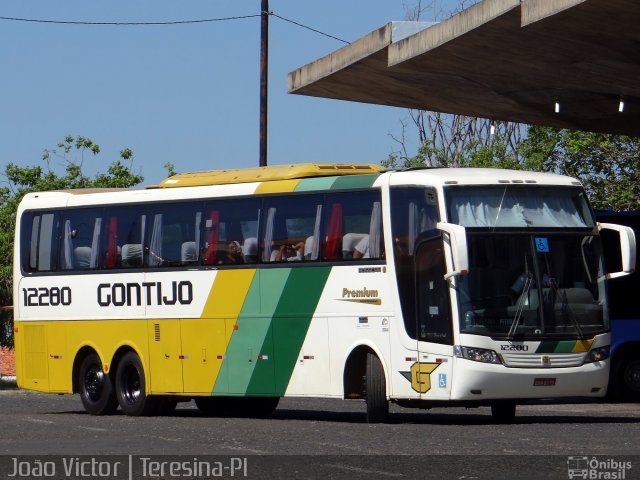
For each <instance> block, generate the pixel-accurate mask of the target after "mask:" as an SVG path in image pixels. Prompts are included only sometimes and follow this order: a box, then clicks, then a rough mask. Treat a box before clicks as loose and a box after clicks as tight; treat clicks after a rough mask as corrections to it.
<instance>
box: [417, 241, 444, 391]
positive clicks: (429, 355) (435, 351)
mask: <svg viewBox="0 0 640 480" xmlns="http://www.w3.org/2000/svg"><path fill="white" fill-rule="evenodd" d="M446 272H447V267H446V259H445V249H444V242H443V240H442V238H441V237H438V238H433V239H431V240H428V241H426V242H424V243H422V244H421V245H420V246H419V248H418V252H417V255H416V289H417V292H416V299H417V300H416V301H417V312H416V322H417V332H416V333H417V338H418V358H419V360H418V363H417V364H414V366H413V367H412V370H413V371H412V376H411V378H412V386H413V387H414V390H418V391H419V392H420V397H421V398H425V399H428V398H448V397H449V395H450V392H451V371H452V358H453V357H452V354H453V351H452V345H453V328H452V324H451V302H450V296H449V285H448V282H447V281H446V280H445V279H444V275H445V274H446Z"/></svg>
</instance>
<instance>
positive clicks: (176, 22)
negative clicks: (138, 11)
mask: <svg viewBox="0 0 640 480" xmlns="http://www.w3.org/2000/svg"><path fill="white" fill-rule="evenodd" d="M259 16H260V14H259V13H258V14H255V15H241V16H236V17H221V18H204V19H199V20H198V19H196V20H171V21H167V22H85V21H75V20H42V19H35V18H18V17H0V20H8V21H13V22H30V23H49V24H56V25H111V26H123V27H130V26H137V27H138V26H154V25H155V26H158V25H162V26H163V25H186V24H193V23H210V22H224V21H228V20H243V19H245V18H256V17H259Z"/></svg>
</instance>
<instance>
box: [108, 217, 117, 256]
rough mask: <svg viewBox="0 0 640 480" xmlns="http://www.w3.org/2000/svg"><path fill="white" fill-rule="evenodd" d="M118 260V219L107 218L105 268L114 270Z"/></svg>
mask: <svg viewBox="0 0 640 480" xmlns="http://www.w3.org/2000/svg"><path fill="white" fill-rule="evenodd" d="M117 260H118V217H116V216H115V215H112V216H111V217H109V238H108V240H107V258H106V261H105V266H106V267H107V268H116V264H117Z"/></svg>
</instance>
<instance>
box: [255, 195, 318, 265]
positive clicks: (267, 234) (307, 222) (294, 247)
mask: <svg viewBox="0 0 640 480" xmlns="http://www.w3.org/2000/svg"><path fill="white" fill-rule="evenodd" d="M265 204H266V212H267V215H266V219H265V224H266V225H265V229H264V231H263V235H264V236H263V239H262V240H263V241H262V245H263V252H262V260H263V261H264V262H300V261H303V260H317V259H318V256H317V255H318V250H319V248H318V247H317V246H314V242H316V241H318V239H319V237H320V231H321V225H322V207H323V197H322V196H321V195H316V194H311V195H299V196H296V197H290V196H287V197H274V198H269V199H268V200H267V201H266V202H265Z"/></svg>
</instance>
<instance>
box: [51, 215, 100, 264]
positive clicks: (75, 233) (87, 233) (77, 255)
mask: <svg viewBox="0 0 640 480" xmlns="http://www.w3.org/2000/svg"><path fill="white" fill-rule="evenodd" d="M101 229H102V218H101V211H100V210H99V209H88V208H84V209H78V210H68V211H66V212H65V213H64V216H63V220H62V247H61V248H60V261H59V265H60V268H61V269H62V270H89V269H96V268H98V258H99V251H100V234H101Z"/></svg>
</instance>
